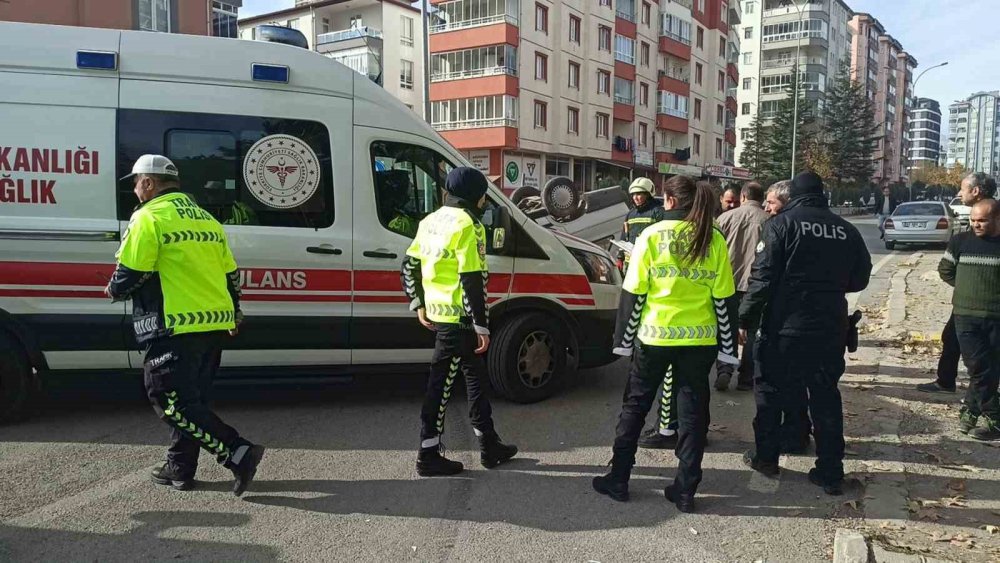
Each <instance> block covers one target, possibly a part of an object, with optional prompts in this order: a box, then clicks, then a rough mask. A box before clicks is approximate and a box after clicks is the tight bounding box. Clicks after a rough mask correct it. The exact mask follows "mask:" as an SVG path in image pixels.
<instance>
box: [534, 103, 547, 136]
mask: <svg viewBox="0 0 1000 563" xmlns="http://www.w3.org/2000/svg"><path fill="white" fill-rule="evenodd" d="M548 126H549V105H548V104H546V103H545V102H539V101H538V100H535V129H545V128H547V127H548Z"/></svg>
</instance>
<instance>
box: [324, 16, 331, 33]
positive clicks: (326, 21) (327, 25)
mask: <svg viewBox="0 0 1000 563" xmlns="http://www.w3.org/2000/svg"><path fill="white" fill-rule="evenodd" d="M323 33H330V18H323Z"/></svg>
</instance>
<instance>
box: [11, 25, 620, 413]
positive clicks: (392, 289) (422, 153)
mask: <svg viewBox="0 0 1000 563" xmlns="http://www.w3.org/2000/svg"><path fill="white" fill-rule="evenodd" d="M0 84H2V85H3V86H2V88H0V123H2V124H3V126H2V127H0V417H11V416H14V415H16V414H17V413H18V412H19V411H21V410H23V407H24V405H25V402H26V400H27V399H28V398H29V396H30V394H31V391H32V390H33V389H34V388H35V387H36V386H37V384H38V383H39V381H41V380H42V379H44V378H45V377H46V376H47V375H49V374H51V373H54V372H81V371H90V372H98V373H102V374H109V375H111V374H115V373H119V372H128V371H133V372H134V371H135V370H138V369H140V368H141V365H142V362H141V354H140V352H139V351H138V350H137V346H136V344H135V342H134V337H133V333H132V324H131V316H130V314H131V311H130V308H131V306H130V304H126V303H112V302H110V301H109V300H108V299H107V298H106V297H105V296H104V295H103V293H102V289H103V287H104V285H105V283H106V281H107V279H108V277H109V275H110V273H111V272H112V270H113V267H114V254H115V250H116V249H117V247H118V245H119V242H120V239H121V233H122V231H123V229H124V228H125V227H126V224H127V221H128V219H129V216H130V215H131V213H132V210H133V208H134V207H135V205H136V204H137V201H136V199H135V196H134V195H133V194H132V191H131V185H130V184H128V182H127V181H126V182H119V181H117V178H120V177H121V176H123V175H125V174H126V173H127V172H128V171H129V170H130V167H131V166H132V163H133V162H134V161H135V159H136V158H138V157H139V155H141V154H144V153H160V154H164V155H166V156H168V157H170V158H171V159H173V161H174V162H175V163H176V164H177V167H178V169H179V170H180V177H181V183H182V191H185V192H187V193H189V194H191V195H192V196H193V197H194V198H195V199H196V200H197V201H198V202H199V203H200V204H201V205H202V206H203V207H204V208H205V209H206V210H208V211H209V212H211V213H212V214H213V215H215V216H216V217H217V218H219V220H220V221H222V222H223V223H224V224H225V228H226V232H227V233H228V236H229V241H230V244H231V246H232V248H233V251H234V253H235V255H236V259H237V261H238V263H239V265H240V267H241V269H242V276H243V310H244V313H245V314H246V321H245V323H244V325H243V326H242V327H241V332H240V335H239V336H238V337H236V338H234V339H233V340H232V341H231V342H230V344H229V345H228V347H227V349H226V351H225V352H224V355H223V369H222V373H221V377H223V378H253V379H259V378H261V377H264V378H267V379H269V380H274V381H280V380H282V379H283V378H293V377H294V378H295V379H296V380H301V378H303V377H316V378H321V377H324V376H333V375H362V374H368V373H373V372H378V371H383V372H385V371H389V372H401V371H407V370H410V369H411V368H415V367H419V366H422V365H426V363H427V362H428V361H429V359H430V355H431V351H432V346H433V337H432V334H431V333H430V332H428V331H426V330H425V329H424V328H423V327H421V326H420V324H419V323H418V322H417V320H416V318H415V316H414V314H413V313H411V312H410V311H408V310H407V309H408V307H407V299H406V297H405V296H404V294H403V292H402V289H401V285H400V280H399V273H398V272H399V267H400V264H401V261H402V259H403V255H404V251H405V249H406V247H407V246H408V245H409V243H410V238H409V237H408V236H407V234H406V233H402V232H400V230H401V229H399V228H396V229H395V230H393V229H390V228H389V225H390V223H393V219H394V218H396V217H397V216H398V215H400V214H403V215H409V216H410V217H411V218H414V219H420V218H421V217H423V216H424V215H426V214H427V213H429V212H430V211H432V210H434V209H435V208H436V207H437V206H438V205H439V194H440V190H441V188H442V187H443V180H444V177H445V175H446V174H447V172H448V171H449V170H450V169H451V168H453V167H455V166H460V165H467V162H466V161H465V160H464V159H463V158H462V156H461V155H460V154H459V153H458V152H457V151H455V150H454V149H453V148H452V147H451V146H450V145H449V144H448V143H447V142H446V141H445V140H444V139H442V138H441V137H440V136H439V135H438V134H437V133H436V132H435V131H434V130H433V129H432V128H431V127H430V126H428V125H427V124H426V123H425V122H424V121H423V120H422V119H421V118H420V117H419V116H418V115H417V114H415V113H414V112H413V111H412V110H410V109H408V108H407V107H406V106H404V105H403V104H402V103H400V102H399V101H397V100H396V99H394V98H393V97H392V96H390V95H389V94H387V93H386V92H385V91H384V90H382V89H381V88H380V87H379V86H378V85H376V84H374V83H372V82H371V81H370V80H369V79H368V78H366V77H364V76H362V75H360V74H357V73H355V72H353V71H351V70H350V69H348V68H346V67H344V66H342V65H340V64H339V63H336V62H334V61H332V60H330V59H328V58H326V57H323V56H321V55H319V54H317V53H314V52H310V51H308V50H306V49H301V48H296V47H292V46H289V45H282V44H278V43H268V42H261V41H240V40H234V39H218V38H209V37H195V36H184V35H174V34H159V33H148V32H133V31H124V32H123V31H117V30H102V29H89V28H73V27H60V26H45V25H32V24H17V23H0ZM489 198H490V202H491V209H490V211H489V212H487V214H486V216H485V218H484V223H486V224H487V225H488V227H489V235H488V236H489V239H490V250H489V253H490V257H489V267H490V272H491V276H490V284H489V293H490V302H491V304H492V314H491V319H492V322H493V327H492V330H493V342H492V346H491V348H490V351H489V355H488V359H487V360H488V364H489V368H490V372H491V379H492V384H493V386H494V388H495V389H496V390H497V391H498V392H499V393H500V394H501V395H503V396H506V397H508V398H509V399H511V400H514V401H518V402H529V401H537V400H541V399H543V398H545V397H547V396H549V395H551V394H552V393H553V392H554V391H555V390H556V389H557V388H558V386H559V384H560V383H562V382H563V381H565V380H566V379H567V378H568V376H569V375H570V374H571V373H573V371H574V370H575V369H576V368H577V367H578V366H579V367H587V366H597V365H602V364H604V363H607V362H610V361H611V360H612V357H611V356H610V350H611V335H612V331H613V324H614V316H615V309H616V306H617V300H618V294H619V290H620V278H619V275H618V273H617V271H616V269H615V267H614V266H613V264H612V261H611V258H610V256H609V255H608V254H607V253H606V252H605V251H604V250H602V249H600V248H598V247H596V246H594V245H592V244H590V243H588V242H586V241H583V240H580V239H576V238H572V237H568V236H567V235H565V234H558V233H556V232H553V231H552V230H550V229H545V228H543V227H541V226H539V225H538V224H536V223H535V222H534V221H532V220H530V219H529V218H528V217H527V216H526V215H524V214H523V213H522V212H520V211H519V210H518V209H517V208H516V207H515V206H513V205H512V204H511V203H510V201H509V200H508V199H507V198H505V197H504V196H503V194H502V193H501V192H500V191H499V190H497V189H495V188H492V187H491V191H490V193H489ZM192 267H197V265H192Z"/></svg>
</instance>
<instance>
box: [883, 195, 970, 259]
mask: <svg viewBox="0 0 1000 563" xmlns="http://www.w3.org/2000/svg"><path fill="white" fill-rule="evenodd" d="M884 228H885V247H886V248H887V249H889V250H892V249H893V248H895V247H896V245H897V244H943V245H946V244H948V241H950V240H951V237H952V236H954V235H956V234H958V233H960V232H962V225H961V223H960V221H959V219H958V217H957V216H956V215H955V213H954V212H953V211H952V210H951V207H949V206H948V205H947V204H945V203H944V202H940V201H911V202H907V203H901V204H899V207H897V208H896V211H894V212H893V213H892V215H890V216H889V217H888V218H886V220H885V225H884Z"/></svg>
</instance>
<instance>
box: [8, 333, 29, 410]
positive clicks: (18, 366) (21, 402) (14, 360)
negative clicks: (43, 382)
mask: <svg viewBox="0 0 1000 563" xmlns="http://www.w3.org/2000/svg"><path fill="white" fill-rule="evenodd" d="M32 388H33V385H32V376H31V366H30V364H29V363H28V358H27V357H26V356H25V355H24V352H23V351H22V350H21V346H20V343H18V342H17V341H16V340H15V339H14V338H12V337H10V336H8V335H7V334H3V331H2V330H0V422H9V421H12V420H18V419H20V418H22V417H23V416H24V414H25V411H26V410H27V407H28V401H29V399H30V398H31V391H32Z"/></svg>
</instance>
